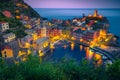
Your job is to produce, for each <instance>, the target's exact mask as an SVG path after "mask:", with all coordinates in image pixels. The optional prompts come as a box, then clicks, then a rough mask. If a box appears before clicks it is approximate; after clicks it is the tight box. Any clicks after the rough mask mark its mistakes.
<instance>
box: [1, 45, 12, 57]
mask: <svg viewBox="0 0 120 80" xmlns="http://www.w3.org/2000/svg"><path fill="white" fill-rule="evenodd" d="M1 54H2V58H11V57H13V50H12V48H11V47H9V46H4V47H2V49H1Z"/></svg>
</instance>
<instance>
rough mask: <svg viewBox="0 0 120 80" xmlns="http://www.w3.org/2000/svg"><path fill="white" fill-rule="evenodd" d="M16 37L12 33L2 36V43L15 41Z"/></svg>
mask: <svg viewBox="0 0 120 80" xmlns="http://www.w3.org/2000/svg"><path fill="white" fill-rule="evenodd" d="M15 38H16V36H15V34H14V33H9V34H5V35H3V41H4V42H5V43H8V42H11V41H13V40H15Z"/></svg>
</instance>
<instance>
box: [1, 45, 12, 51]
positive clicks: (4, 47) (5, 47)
mask: <svg viewBox="0 0 120 80" xmlns="http://www.w3.org/2000/svg"><path fill="white" fill-rule="evenodd" d="M4 49H11V50H12V48H11V47H10V46H3V47H2V48H1V50H4Z"/></svg>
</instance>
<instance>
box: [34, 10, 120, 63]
mask: <svg viewBox="0 0 120 80" xmlns="http://www.w3.org/2000/svg"><path fill="white" fill-rule="evenodd" d="M35 10H36V11H37V12H38V13H39V14H40V15H41V16H42V17H46V18H48V19H52V18H57V19H61V20H66V19H72V18H75V17H79V18H81V17H82V14H83V13H84V14H85V15H86V16H87V15H88V14H93V13H94V10H98V13H99V14H100V15H103V16H105V17H107V18H108V20H109V24H110V27H109V31H110V32H111V33H113V34H115V35H117V36H120V9H51V8H50V9H47V8H42V9H41V8H35ZM63 46H64V45H62V46H61V45H57V46H56V48H55V49H54V50H53V52H50V54H49V56H48V59H49V60H51V59H52V60H54V61H56V60H57V61H59V60H61V59H62V58H74V59H76V60H78V61H79V60H81V59H82V58H86V51H85V50H84V49H83V50H81V49H80V47H79V46H80V45H75V46H74V49H73V50H71V49H70V46H67V47H66V48H63Z"/></svg>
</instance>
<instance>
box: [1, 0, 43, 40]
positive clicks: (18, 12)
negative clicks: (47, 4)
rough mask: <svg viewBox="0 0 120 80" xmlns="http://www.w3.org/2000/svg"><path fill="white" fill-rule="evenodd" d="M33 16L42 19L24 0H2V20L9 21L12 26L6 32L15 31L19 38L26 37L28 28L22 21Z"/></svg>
mask: <svg viewBox="0 0 120 80" xmlns="http://www.w3.org/2000/svg"><path fill="white" fill-rule="evenodd" d="M32 18H39V19H41V16H40V15H39V14H38V13H37V12H36V11H35V10H34V9H32V7H30V6H29V5H28V4H26V3H24V1H23V0H0V22H8V23H9V26H10V28H11V29H10V30H8V31H6V33H9V32H13V33H15V34H16V35H17V37H18V38H21V37H24V36H25V35H26V34H25V33H24V30H25V29H26V28H25V25H23V24H22V23H21V22H24V21H29V20H30V19H32ZM21 32H22V33H21ZM1 35H2V34H1Z"/></svg>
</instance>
